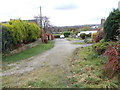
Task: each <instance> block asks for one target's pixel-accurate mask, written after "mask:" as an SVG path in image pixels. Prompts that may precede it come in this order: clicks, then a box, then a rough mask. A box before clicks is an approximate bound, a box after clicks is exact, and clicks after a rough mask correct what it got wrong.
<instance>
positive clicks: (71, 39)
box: [66, 38, 80, 41]
mask: <svg viewBox="0 0 120 90" xmlns="http://www.w3.org/2000/svg"><path fill="white" fill-rule="evenodd" d="M66 39H67V40H68V41H73V40H80V38H66Z"/></svg>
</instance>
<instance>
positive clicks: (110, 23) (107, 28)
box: [104, 9, 120, 41]
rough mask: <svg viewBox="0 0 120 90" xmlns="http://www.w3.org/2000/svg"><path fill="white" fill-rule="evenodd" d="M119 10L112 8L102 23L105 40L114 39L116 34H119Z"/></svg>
mask: <svg viewBox="0 0 120 90" xmlns="http://www.w3.org/2000/svg"><path fill="white" fill-rule="evenodd" d="M119 27H120V11H119V10H118V9H114V10H113V11H112V12H111V13H110V14H109V16H108V17H107V19H106V21H105V23H104V34H105V41H110V40H116V36H118V35H119V34H120V32H118V29H119Z"/></svg>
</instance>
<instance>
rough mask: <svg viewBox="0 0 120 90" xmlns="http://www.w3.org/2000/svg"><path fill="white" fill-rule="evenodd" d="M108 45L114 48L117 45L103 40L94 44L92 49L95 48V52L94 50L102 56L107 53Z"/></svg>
mask: <svg viewBox="0 0 120 90" xmlns="http://www.w3.org/2000/svg"><path fill="white" fill-rule="evenodd" d="M108 45H111V46H114V45H115V43H114V42H111V41H110V42H105V41H104V40H103V39H102V40H101V41H100V42H98V43H94V44H93V45H92V47H93V50H94V51H95V52H96V53H97V54H99V55H101V54H103V53H104V52H105V50H106V47H107V46H108Z"/></svg>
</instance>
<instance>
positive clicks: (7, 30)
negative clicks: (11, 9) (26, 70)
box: [2, 20, 40, 53]
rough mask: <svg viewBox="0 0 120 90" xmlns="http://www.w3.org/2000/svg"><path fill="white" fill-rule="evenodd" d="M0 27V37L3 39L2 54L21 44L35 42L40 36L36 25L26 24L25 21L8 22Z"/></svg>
mask: <svg viewBox="0 0 120 90" xmlns="http://www.w3.org/2000/svg"><path fill="white" fill-rule="evenodd" d="M2 26H3V29H2V31H3V34H2V35H3V36H2V37H3V39H4V40H2V43H3V49H4V50H3V53H4V52H6V51H10V50H11V49H12V48H17V47H19V45H20V44H22V43H29V42H32V41H35V40H37V39H38V38H39V36H40V29H39V27H38V26H37V25H36V24H34V23H28V22H27V21H25V22H24V21H21V20H10V21H9V22H8V23H7V24H2ZM6 37H7V38H6ZM5 38H6V39H5ZM7 44H9V45H7ZM6 45H7V46H6ZM13 45H14V47H13Z"/></svg>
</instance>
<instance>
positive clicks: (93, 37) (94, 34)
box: [91, 32, 97, 42]
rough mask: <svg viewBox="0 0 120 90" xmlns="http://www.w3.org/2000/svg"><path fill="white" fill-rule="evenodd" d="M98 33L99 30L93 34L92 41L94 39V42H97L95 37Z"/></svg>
mask: <svg viewBox="0 0 120 90" xmlns="http://www.w3.org/2000/svg"><path fill="white" fill-rule="evenodd" d="M96 35H97V32H95V33H92V34H91V37H92V41H93V42H95V37H96Z"/></svg>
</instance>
